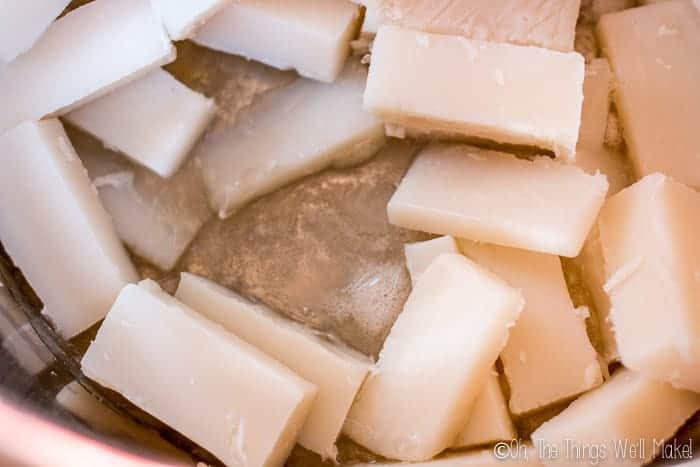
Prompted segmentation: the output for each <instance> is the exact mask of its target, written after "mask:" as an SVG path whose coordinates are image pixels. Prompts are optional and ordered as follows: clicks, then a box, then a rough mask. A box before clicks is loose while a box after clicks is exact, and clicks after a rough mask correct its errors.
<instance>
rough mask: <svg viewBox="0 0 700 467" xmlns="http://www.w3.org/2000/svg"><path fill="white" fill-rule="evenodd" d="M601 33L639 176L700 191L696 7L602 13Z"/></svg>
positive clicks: (686, 1) (668, 5)
mask: <svg viewBox="0 0 700 467" xmlns="http://www.w3.org/2000/svg"><path fill="white" fill-rule="evenodd" d="M598 35H599V37H600V39H601V46H602V50H603V53H604V54H605V55H606V56H607V57H608V59H609V60H610V64H611V65H612V68H613V70H614V72H615V79H616V87H615V93H614V97H615V104H616V107H617V110H618V112H619V114H620V117H621V118H622V123H623V128H624V136H625V141H626V143H627V147H628V149H629V155H630V158H631V160H632V162H633V164H634V166H635V170H636V172H637V175H638V177H643V176H645V175H648V174H651V173H654V172H661V173H665V174H668V175H670V176H671V177H674V178H675V179H676V180H678V181H679V182H681V183H684V184H686V185H689V186H691V187H693V188H696V189H700V147H699V146H698V144H697V136H698V135H697V129H698V125H697V122H698V121H700V89H699V88H698V82H700V60H698V56H700V12H699V11H698V10H697V9H696V7H695V6H694V5H693V3H692V2H691V1H690V0H678V1H668V2H661V3H658V4H654V5H648V6H644V7H640V8H631V9H629V10H625V11H622V12H619V13H614V14H610V15H605V16H603V18H601V20H600V23H599V24H598Z"/></svg>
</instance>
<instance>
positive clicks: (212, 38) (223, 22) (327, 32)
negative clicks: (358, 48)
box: [193, 0, 360, 82]
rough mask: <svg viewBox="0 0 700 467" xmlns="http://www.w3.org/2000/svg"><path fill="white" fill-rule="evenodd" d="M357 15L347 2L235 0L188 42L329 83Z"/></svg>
mask: <svg viewBox="0 0 700 467" xmlns="http://www.w3.org/2000/svg"><path fill="white" fill-rule="evenodd" d="M359 17H360V12H359V7H358V6H357V5H355V4H354V3H352V2H350V1H349V0H238V1H236V2H234V3H233V4H231V5H229V6H227V7H226V8H224V9H223V10H222V11H221V12H220V13H219V14H217V15H216V16H215V17H214V18H212V19H211V20H210V21H209V22H208V23H207V24H206V25H205V26H204V27H203V28H202V29H201V30H200V31H199V33H198V34H197V35H196V36H195V37H194V39H193V40H194V41H195V42H197V43H198V44H200V45H203V46H205V47H209V48H212V49H216V50H220V51H222V52H226V53H230V54H235V55H242V56H244V57H246V58H250V59H253V60H257V61H259V62H263V63H265V64H267V65H270V66H273V67H275V68H279V69H281V70H291V69H294V70H297V71H298V72H299V74H300V75H302V76H306V77H307V78H311V79H316V80H320V81H326V82H329V81H333V80H335V78H336V77H337V76H338V74H339V73H340V71H341V69H342V68H343V64H344V63H345V59H346V58H347V56H348V53H349V52H350V40H352V39H353V36H354V34H355V32H356V29H357V22H358V20H359Z"/></svg>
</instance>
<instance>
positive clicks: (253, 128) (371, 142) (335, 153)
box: [197, 69, 385, 218]
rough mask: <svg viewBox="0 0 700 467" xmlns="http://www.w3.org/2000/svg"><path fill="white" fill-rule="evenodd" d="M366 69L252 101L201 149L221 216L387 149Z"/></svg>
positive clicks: (303, 82)
mask: <svg viewBox="0 0 700 467" xmlns="http://www.w3.org/2000/svg"><path fill="white" fill-rule="evenodd" d="M365 76H366V74H365V72H364V70H361V69H358V70H355V69H352V70H348V71H346V73H344V74H343V76H342V77H340V78H339V79H338V80H337V81H336V82H335V83H333V84H323V83H317V82H314V81H309V80H299V81H297V82H295V83H293V84H291V85H289V86H287V87H285V88H282V89H279V90H275V91H271V92H269V93H268V94H265V95H263V96H262V97H261V98H260V100H259V101H257V102H255V103H253V105H252V107H251V108H250V109H249V110H248V112H247V114H245V115H243V116H242V117H241V118H240V119H239V123H238V124H237V125H236V126H235V127H233V128H231V129H229V130H226V131H224V132H222V133H216V134H212V135H211V136H208V137H206V138H205V142H204V143H203V144H202V145H201V146H200V148H199V149H198V151H197V157H198V158H199V160H200V161H201V166H202V173H203V174H204V180H205V183H206V185H207V189H208V191H209V197H210V199H211V204H212V206H213V207H214V208H215V209H216V210H217V211H218V213H219V216H220V217H222V218H225V217H228V216H229V215H231V214H233V213H234V212H235V211H237V210H238V209H239V208H241V207H242V206H243V205H244V204H245V203H247V202H248V201H251V200H252V199H254V198H257V197H258V196H261V195H264V194H266V193H269V192H271V191H273V190H275V189H276V188H279V187H280V186H282V185H284V184H286V183H289V182H292V181H294V180H295V179H297V178H301V177H303V176H306V175H310V174H312V173H314V172H318V171H320V170H322V169H325V168H327V167H329V166H343V165H348V164H353V163H358V162H360V161H363V160H365V159H367V158H368V157H370V156H371V155H373V154H374V153H375V152H376V151H377V150H379V148H380V147H381V146H382V145H383V144H384V138H385V137H384V126H383V125H382V123H381V122H380V121H379V120H377V119H376V118H374V117H372V116H371V115H369V114H367V113H366V112H365V111H364V109H363V108H362V90H363V89H364V83H365Z"/></svg>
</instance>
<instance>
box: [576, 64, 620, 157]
mask: <svg viewBox="0 0 700 467" xmlns="http://www.w3.org/2000/svg"><path fill="white" fill-rule="evenodd" d="M611 83H612V74H611V72H610V64H609V63H608V61H607V60H606V59H604V58H594V59H593V60H592V61H591V62H590V63H588V64H587V65H586V77H585V78H584V80H583V108H582V110H581V127H580V128H579V134H578V148H579V149H580V148H581V147H585V148H589V149H592V150H597V149H599V148H600V147H602V146H603V143H604V142H605V129H606V127H607V125H608V111H609V110H610V84H611ZM578 159H579V154H578V150H577V152H576V160H577V162H578Z"/></svg>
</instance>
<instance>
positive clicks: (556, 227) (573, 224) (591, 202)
mask: <svg viewBox="0 0 700 467" xmlns="http://www.w3.org/2000/svg"><path fill="white" fill-rule="evenodd" d="M607 188H608V183H607V182H606V180H605V177H604V176H602V175H588V174H586V173H584V172H583V170H581V169H580V168H578V167H576V166H573V165H565V164H561V163H558V162H555V161H552V160H551V159H549V158H544V157H542V158H536V159H535V160H534V161H527V160H522V159H518V158H516V157H515V156H512V155H510V154H505V153H499V152H495V151H487V150H483V149H478V148H474V147H470V146H461V145H432V146H429V147H428V148H426V149H424V150H423V151H422V152H421V153H420V154H419V155H418V156H417V158H416V160H415V161H414V162H413V165H412V166H411V168H410V169H409V170H408V173H407V174H406V176H405V177H404V178H403V180H402V181H401V184H400V185H399V187H398V189H397V190H396V193H394V196H393V197H392V198H391V200H390V201H389V205H388V208H387V210H388V214H389V221H390V222H391V223H392V224H394V225H398V226H400V227H405V228H408V229H413V230H422V231H425V232H430V233H434V234H442V235H453V236H455V237H463V238H469V239H471V240H479V241H485V242H490V243H496V244H500V245H504V246H511V247H515V248H522V249H529V250H534V251H540V252H543V253H550V254H554V255H561V256H569V257H574V256H576V255H577V254H578V252H579V250H580V249H581V246H582V245H583V242H584V240H585V238H586V235H587V234H588V231H589V230H590V228H591V226H592V225H593V223H594V222H595V219H596V217H597V215H598V211H599V209H600V207H601V205H602V204H603V200H604V199H605V193H606V191H607Z"/></svg>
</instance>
